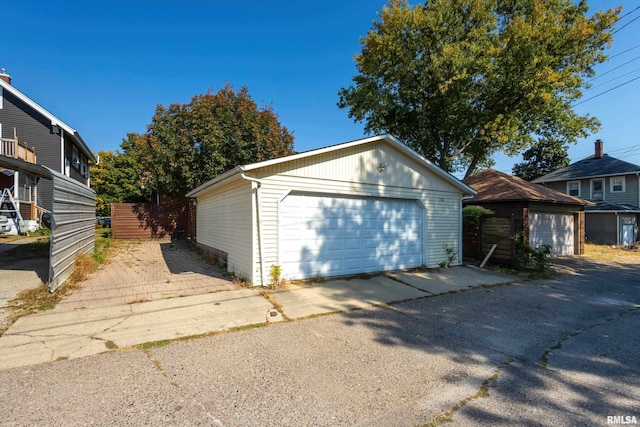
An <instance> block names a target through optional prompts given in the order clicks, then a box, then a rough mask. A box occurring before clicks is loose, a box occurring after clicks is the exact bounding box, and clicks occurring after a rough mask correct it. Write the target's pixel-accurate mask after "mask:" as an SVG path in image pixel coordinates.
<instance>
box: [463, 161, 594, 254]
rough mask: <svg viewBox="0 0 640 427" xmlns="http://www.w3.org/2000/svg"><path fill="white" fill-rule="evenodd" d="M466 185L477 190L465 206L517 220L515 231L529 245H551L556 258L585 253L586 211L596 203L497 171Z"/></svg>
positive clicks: (474, 176)
mask: <svg viewBox="0 0 640 427" xmlns="http://www.w3.org/2000/svg"><path fill="white" fill-rule="evenodd" d="M464 182H465V183H466V184H467V185H469V186H470V187H471V188H473V189H474V190H476V191H477V194H476V195H475V196H473V197H472V198H469V199H466V200H464V204H465V205H480V206H482V207H485V208H487V209H490V210H492V211H493V212H494V213H495V215H496V216H497V217H503V218H509V217H510V218H513V220H514V221H515V232H516V234H521V235H522V238H523V241H524V242H525V244H528V245H529V246H531V247H534V248H536V247H539V246H542V245H549V246H551V252H552V254H553V255H556V256H558V255H581V254H583V253H584V208H585V206H586V205H592V204H593V203H591V202H589V201H586V200H583V199H580V198H578V197H574V196H569V195H567V194H564V193H560V192H559V191H555V190H551V189H549V188H546V187H543V186H542V185H538V184H532V183H530V182H527V181H525V180H523V179H521V178H518V177H515V176H511V175H507V174H505V173H502V172H498V171H496V170H493V169H487V170H484V171H482V172H480V173H477V174H475V175H473V176H471V177H468V178H466V179H465V180H464ZM515 237H516V236H512V238H515Z"/></svg>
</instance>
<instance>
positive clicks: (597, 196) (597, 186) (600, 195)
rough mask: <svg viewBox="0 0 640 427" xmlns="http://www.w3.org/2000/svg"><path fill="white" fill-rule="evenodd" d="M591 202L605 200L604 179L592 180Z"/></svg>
mask: <svg viewBox="0 0 640 427" xmlns="http://www.w3.org/2000/svg"><path fill="white" fill-rule="evenodd" d="M591 200H596V201H598V200H604V179H602V178H600V179H592V180H591Z"/></svg>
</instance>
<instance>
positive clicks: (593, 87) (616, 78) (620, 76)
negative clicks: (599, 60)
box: [585, 68, 640, 90]
mask: <svg viewBox="0 0 640 427" xmlns="http://www.w3.org/2000/svg"><path fill="white" fill-rule="evenodd" d="M636 71H640V68H636V69H635V70H632V71H629V72H627V73H624V74H620V75H619V76H618V77H614V78H612V79H609V80H607V81H606V82H604V83H600V84H598V85H595V86H591V87H590V88H588V89H585V90H591V89H595V88H597V87H601V86H604V85H606V84H608V83H611V82H612V81H614V80H618V79H621V78H623V77H624V76H628V75H629V74H633V73H635V72H636Z"/></svg>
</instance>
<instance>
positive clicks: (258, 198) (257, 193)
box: [240, 171, 265, 287]
mask: <svg viewBox="0 0 640 427" xmlns="http://www.w3.org/2000/svg"><path fill="white" fill-rule="evenodd" d="M240 177H241V178H242V179H245V180H247V181H250V182H255V183H256V184H258V186H257V188H256V217H257V218H256V219H257V221H258V230H257V231H258V258H259V260H260V261H259V262H260V286H262V287H264V286H265V284H264V263H263V255H262V253H263V250H262V249H263V248H262V235H263V233H262V218H261V215H260V188H261V187H262V181H260V180H259V179H257V178H252V177H250V176H246V175H245V174H244V171H242V172H240Z"/></svg>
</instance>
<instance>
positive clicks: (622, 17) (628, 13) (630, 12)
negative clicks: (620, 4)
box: [616, 6, 640, 22]
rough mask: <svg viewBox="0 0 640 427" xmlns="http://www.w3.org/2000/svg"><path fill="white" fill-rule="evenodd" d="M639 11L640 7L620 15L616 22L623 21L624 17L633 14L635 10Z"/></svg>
mask: <svg viewBox="0 0 640 427" xmlns="http://www.w3.org/2000/svg"><path fill="white" fill-rule="evenodd" d="M638 9H640V6H638V7H636V8H635V9H633V10H630V11H629V12H627V13H625V14H624V15H622V16H621V17H620V18H618V20H617V21H616V22H620V20H621V19H624V18H625V17H626V16H628V15H631V14H632V13H633V12H635V11H636V10H638Z"/></svg>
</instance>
